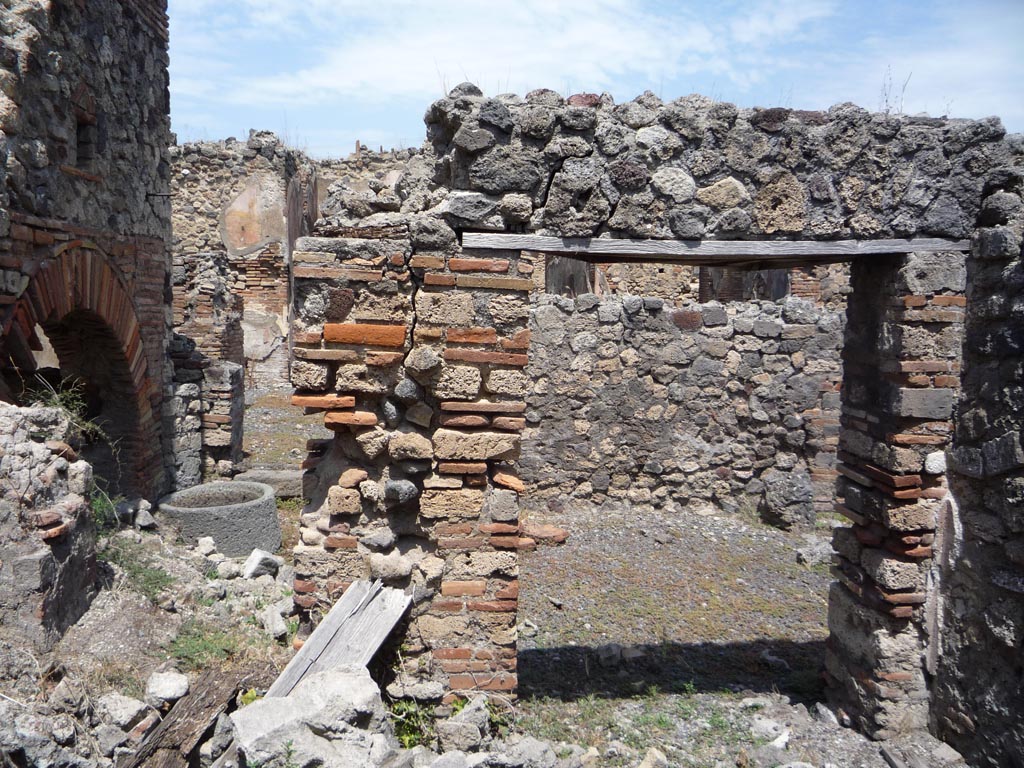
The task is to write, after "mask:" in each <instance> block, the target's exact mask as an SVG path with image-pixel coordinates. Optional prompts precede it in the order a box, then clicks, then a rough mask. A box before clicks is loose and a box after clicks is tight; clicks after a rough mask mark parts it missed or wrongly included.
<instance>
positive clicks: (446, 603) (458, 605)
mask: <svg viewBox="0 0 1024 768" xmlns="http://www.w3.org/2000/svg"><path fill="white" fill-rule="evenodd" d="M430 607H431V608H433V609H434V610H435V611H445V612H447V613H458V612H459V611H461V610H462V609H463V608H465V607H466V606H465V605H464V604H463V602H462V601H461V600H435V601H434V602H433V603H432V604H431V606H430Z"/></svg>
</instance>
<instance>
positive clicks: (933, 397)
mask: <svg viewBox="0 0 1024 768" xmlns="http://www.w3.org/2000/svg"><path fill="white" fill-rule="evenodd" d="M955 402H956V392H955V390H952V389H900V391H899V399H898V400H897V403H896V413H897V415H899V416H909V417H912V418H915V419H934V420H936V421H944V420H946V419H948V418H949V417H950V416H951V415H952V413H953V404H954V403H955Z"/></svg>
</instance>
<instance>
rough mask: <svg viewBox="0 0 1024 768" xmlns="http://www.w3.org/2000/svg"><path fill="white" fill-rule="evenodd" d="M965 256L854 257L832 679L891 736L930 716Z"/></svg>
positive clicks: (834, 688) (847, 705) (852, 706)
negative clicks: (933, 620) (932, 605)
mask: <svg viewBox="0 0 1024 768" xmlns="http://www.w3.org/2000/svg"><path fill="white" fill-rule="evenodd" d="M964 282H965V273H964V257H963V254H960V253H941V254H923V253H922V254H909V255H907V256H906V257H903V258H896V257H887V258H879V259H870V260H868V259H865V260H861V261H857V262H855V263H854V264H853V267H852V284H853V293H852V295H851V297H850V301H849V304H848V314H847V330H846V341H845V346H844V352H843V365H844V383H843V396H842V416H841V419H842V421H841V432H840V442H839V461H840V463H839V466H838V469H839V472H840V478H839V483H838V496H839V497H840V502H839V504H838V510H839V512H841V513H842V514H843V515H844V516H845V517H847V518H848V519H849V520H850V521H851V523H852V525H851V526H850V527H847V528H838V529H836V531H835V534H834V537H833V546H834V548H835V555H834V568H833V573H834V574H835V576H836V579H837V581H836V582H834V583H833V585H832V589H831V593H830V599H829V631H830V635H829V640H828V651H827V658H826V668H827V677H828V681H829V684H830V688H831V693H832V695H833V698H834V700H835V701H836V703H837V704H839V705H840V706H841V707H842V708H843V709H844V710H845V711H846V712H847V714H849V715H850V716H851V717H852V718H853V719H854V721H855V722H856V723H857V724H858V725H859V727H861V728H862V729H863V730H864V731H866V732H867V733H869V734H871V735H873V736H875V737H877V738H887V737H890V736H892V735H894V734H896V733H899V732H902V731H906V730H912V729H916V728H923V727H925V726H926V724H927V717H928V679H927V676H926V665H925V652H926V648H927V646H928V643H929V642H931V641H933V640H934V638H929V636H928V629H927V618H926V613H927V612H926V609H925V604H926V602H927V600H928V597H929V590H930V588H931V583H930V576H929V568H930V564H931V558H932V553H933V551H932V548H933V544H934V541H935V536H936V529H937V519H938V513H939V510H940V508H941V506H942V504H943V503H944V499H945V498H946V497H947V493H948V490H947V486H946V480H945V453H944V451H945V448H946V446H947V445H948V444H949V441H950V439H951V434H952V417H953V408H954V403H955V402H956V399H957V394H958V390H959V386H960V378H959V371H960V349H961V339H962V332H963V328H962V326H963V313H964V309H963V308H964V306H965V303H966V302H965V298H964V295H963V293H964V287H965V286H964Z"/></svg>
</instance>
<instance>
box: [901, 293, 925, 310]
mask: <svg viewBox="0 0 1024 768" xmlns="http://www.w3.org/2000/svg"><path fill="white" fill-rule="evenodd" d="M927 303H928V297H927V296H904V297H903V306H905V307H923V306H924V305H925V304H927Z"/></svg>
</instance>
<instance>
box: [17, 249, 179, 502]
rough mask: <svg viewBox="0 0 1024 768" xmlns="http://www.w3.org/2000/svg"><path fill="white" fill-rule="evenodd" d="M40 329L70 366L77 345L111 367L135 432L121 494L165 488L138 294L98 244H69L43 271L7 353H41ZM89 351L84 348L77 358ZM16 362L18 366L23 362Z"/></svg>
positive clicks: (29, 291) (24, 298)
mask: <svg viewBox="0 0 1024 768" xmlns="http://www.w3.org/2000/svg"><path fill="white" fill-rule="evenodd" d="M36 326H39V327H42V329H43V330H44V331H45V332H46V335H47V337H49V338H50V340H51V341H52V342H53V344H54V348H55V349H56V350H57V352H58V357H59V358H60V359H61V364H62V366H63V364H64V362H65V359H66V357H67V355H68V354H70V353H71V350H72V349H73V347H74V345H75V344H76V343H80V342H82V341H83V340H84V342H85V344H86V345H87V346H88V349H87V351H86V356H88V355H90V354H92V353H93V352H95V354H97V355H101V356H102V359H103V361H104V363H106V364H108V365H109V371H110V373H109V377H110V381H111V382H113V384H112V392H113V393H114V394H115V396H116V397H117V399H118V403H117V404H116V407H117V408H118V409H119V411H120V412H121V413H123V414H124V419H125V420H126V423H127V425H128V426H126V427H125V428H124V429H122V430H121V437H122V438H123V441H124V442H123V443H122V445H121V450H122V452H123V453H122V455H123V456H124V457H125V458H124V460H123V461H122V464H123V470H122V475H121V481H120V483H119V486H120V487H119V488H118V490H119V491H120V492H122V493H132V494H142V495H148V494H151V493H152V492H153V491H154V490H155V489H156V488H158V487H159V484H160V479H161V478H160V474H161V472H160V467H161V466H162V465H161V461H160V435H159V431H158V430H159V428H158V418H157V417H158V414H157V413H156V412H155V411H154V408H153V404H152V401H151V395H152V393H153V389H154V382H153V380H152V378H151V376H150V372H149V369H148V364H147V362H146V357H145V354H144V348H143V342H142V337H141V333H140V331H141V326H140V323H139V320H138V317H137V313H136V308H135V305H134V303H133V301H132V296H131V293H130V292H129V289H128V286H127V285H126V284H125V282H124V280H123V278H122V277H121V275H120V273H119V271H118V270H117V268H116V267H115V266H114V265H113V264H112V263H111V260H110V258H109V257H108V256H107V254H106V253H104V252H103V251H102V250H101V249H100V248H99V247H98V246H97V245H96V244H95V243H92V242H90V241H87V240H73V241H70V242H67V243H63V244H61V245H60V246H58V247H57V248H56V249H55V251H54V254H53V258H52V259H48V260H46V261H44V262H42V263H40V264H39V266H38V269H37V270H36V271H35V274H33V275H31V277H30V279H29V282H28V284H27V286H26V287H25V290H24V291H23V292H22V294H21V296H20V298H19V300H18V301H17V303H16V304H15V305H14V306H13V307H12V310H11V311H9V312H8V313H7V317H6V318H5V320H4V323H3V328H2V330H3V342H4V345H3V346H4V347H5V348H7V347H14V346H17V345H18V342H19V341H20V342H21V344H22V346H24V345H26V344H27V346H28V347H29V348H31V349H40V348H41V345H40V344H39V341H38V339H37V338H36V336H35V330H34V329H35V328H36ZM62 347H63V349H62ZM5 351H7V352H8V353H11V352H12V350H11V349H5ZM81 351H82V350H81V349H80V348H79V349H77V350H75V353H76V354H80V353H81ZM11 357H12V358H13V359H14V360H15V361H16V362H18V356H17V355H16V354H11ZM22 361H24V356H22ZM23 367H24V364H23ZM121 398H124V400H122V399H121Z"/></svg>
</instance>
